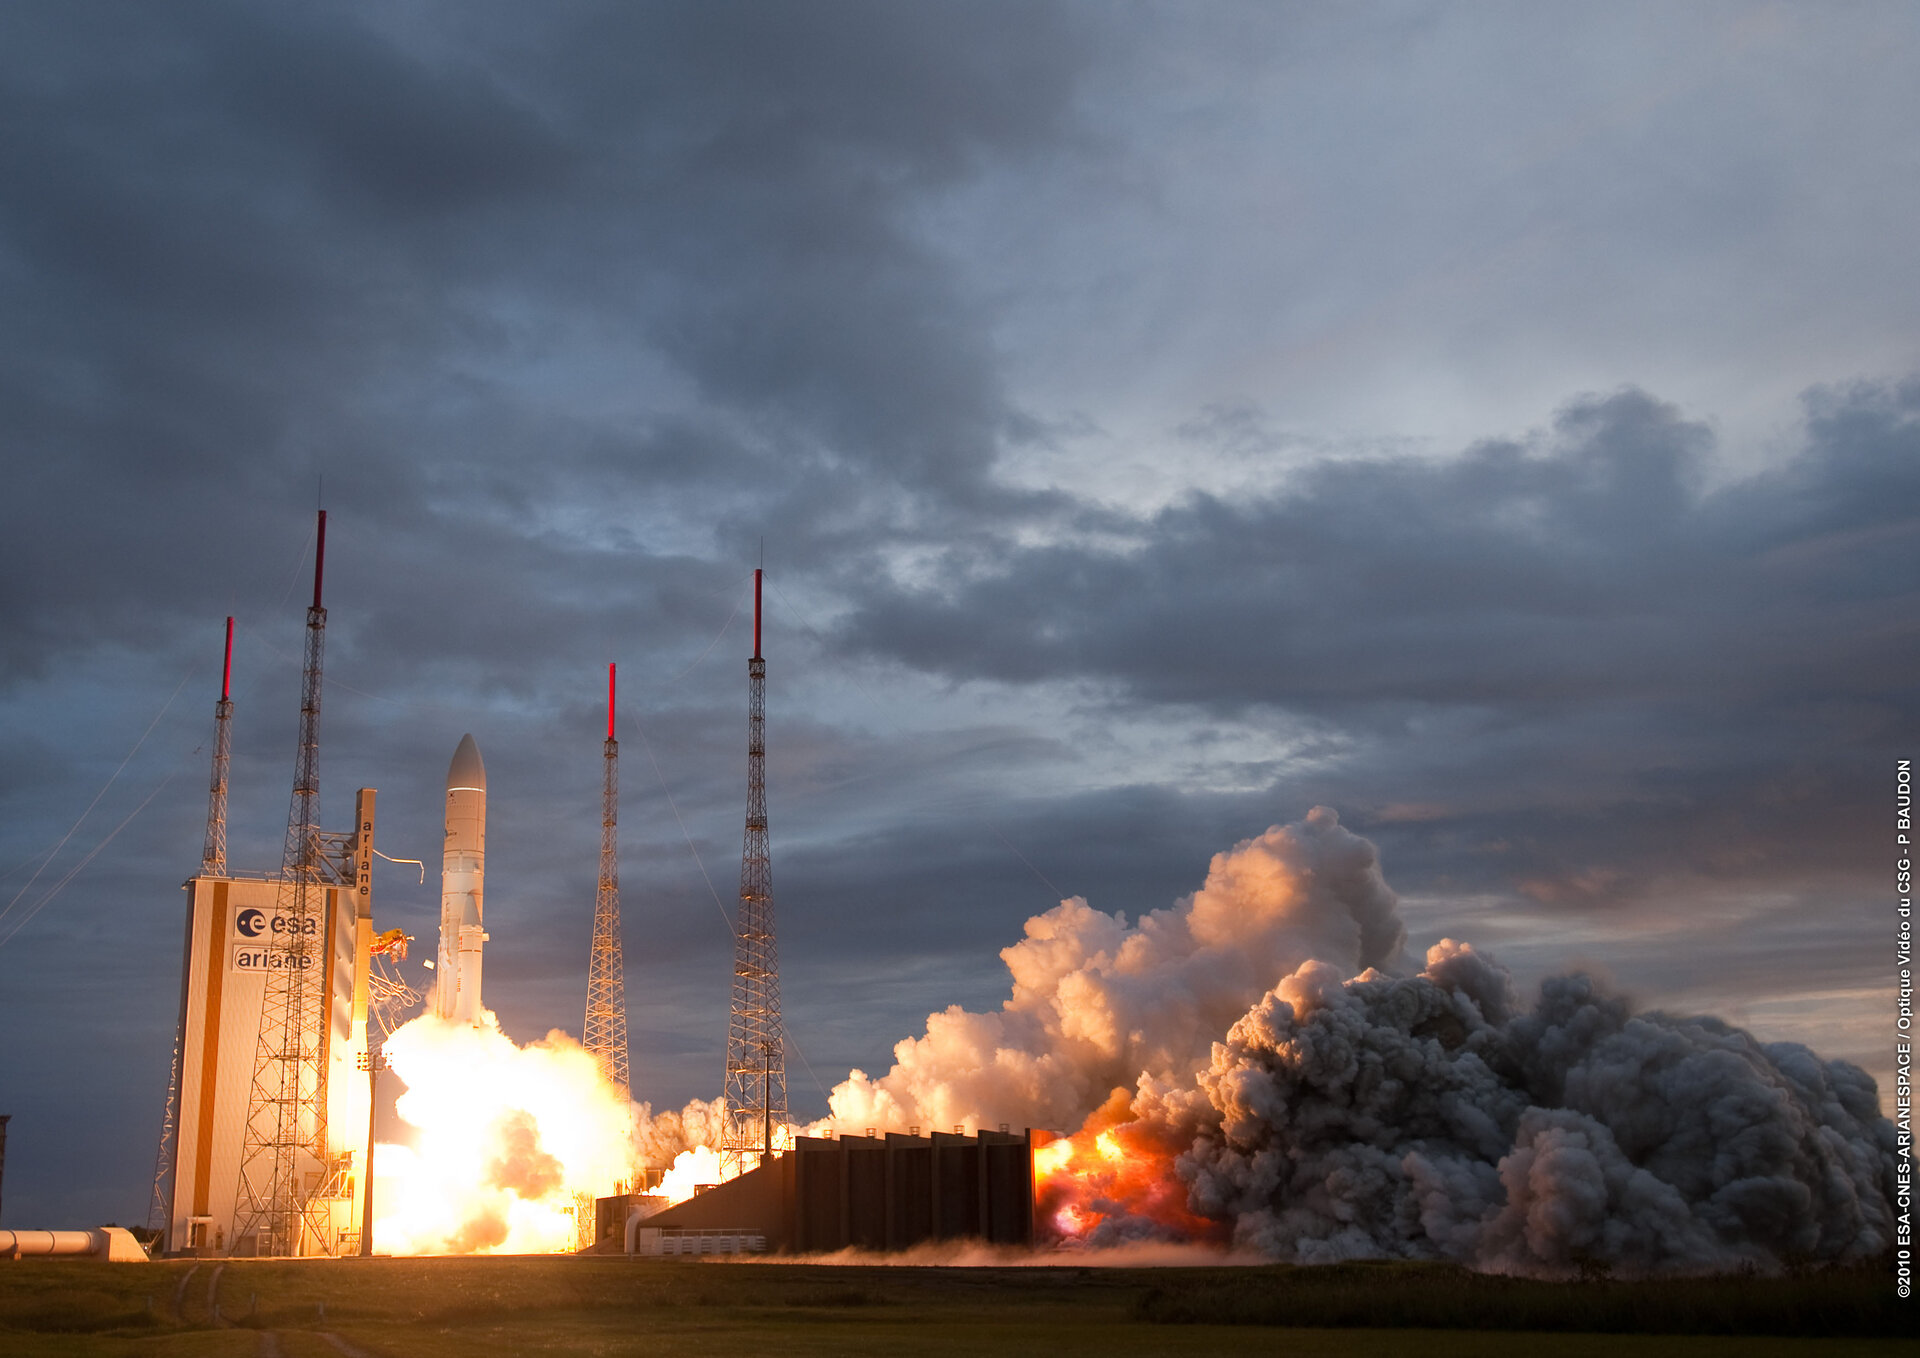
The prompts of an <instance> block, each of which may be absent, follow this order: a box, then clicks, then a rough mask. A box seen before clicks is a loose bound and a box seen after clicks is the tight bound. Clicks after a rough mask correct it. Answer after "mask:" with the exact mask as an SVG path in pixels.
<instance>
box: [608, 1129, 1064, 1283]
mask: <svg viewBox="0 0 1920 1358" xmlns="http://www.w3.org/2000/svg"><path fill="white" fill-rule="evenodd" d="M612 1201H619V1200H617V1199H616V1200H612ZM646 1224H647V1226H648V1227H649V1228H657V1229H661V1230H676V1229H678V1230H699V1231H725V1232H732V1233H736V1234H743V1235H759V1236H764V1237H765V1238H766V1241H767V1247H768V1248H769V1249H773V1250H779V1251H784V1252H788V1253H795V1254H819V1253H830V1252H832V1251H835V1250H842V1249H846V1248H849V1247H852V1248H856V1249H865V1250H875V1251H886V1250H901V1249H906V1248H908V1247H909V1246H912V1245H917V1244H920V1243H921V1242H923V1241H927V1240H956V1239H975V1240H985V1241H988V1242H990V1243H993V1244H1005V1245H1031V1244H1032V1243H1033V1133H1032V1132H1031V1131H1029V1132H1027V1133H1025V1134H1023V1135H1016V1134H1013V1133H1008V1132H984V1131H983V1132H981V1133H980V1134H979V1135H977V1136H967V1135H962V1134H960V1133H948V1132H935V1133H934V1134H933V1135H932V1136H930V1137H922V1136H902V1135H900V1134H898V1133H888V1134H887V1135H885V1136H874V1137H867V1136H843V1137H811V1136H802V1137H797V1138H795V1141H794V1147H793V1149H792V1150H791V1151H789V1152H788V1153H786V1154H785V1155H782V1156H780V1157H779V1158H778V1159H776V1160H775V1161H774V1162H773V1163H772V1164H771V1165H765V1166H762V1167H761V1168H759V1169H756V1170H753V1171H752V1172H750V1173H747V1174H743V1175H741V1176H740V1177H739V1178H738V1179H733V1180H729V1181H728V1182H727V1183H724V1184H720V1185H719V1186H718V1187H715V1188H711V1189H709V1190H707V1191H706V1192H705V1193H702V1194H701V1195H699V1196H698V1197H696V1198H692V1199H690V1200H689V1201H687V1202H684V1203H681V1204H680V1205H679V1206H678V1207H672V1208H669V1209H668V1210H666V1211H664V1212H660V1213H658V1214H656V1215H654V1216H651V1217H649V1218H648V1219H647V1222H646Z"/></svg>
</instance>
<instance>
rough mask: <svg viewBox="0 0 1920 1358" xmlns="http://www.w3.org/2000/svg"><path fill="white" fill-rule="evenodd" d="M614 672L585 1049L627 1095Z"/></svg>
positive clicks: (610, 685)
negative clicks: (621, 951) (621, 953)
mask: <svg viewBox="0 0 1920 1358" xmlns="http://www.w3.org/2000/svg"><path fill="white" fill-rule="evenodd" d="M613 685H614V667H613V665H612V664H611V663H609V664H608V665H607V743H606V746H605V748H604V750H603V752H602V753H603V754H604V756H605V759H606V779H605V782H604V784H603V786H602V789H601V793H600V887H599V890H597V891H596V892H595V893H594V898H593V952H592V955H591V956H590V958H589V959H588V962H587V1017H586V1024H585V1027H584V1029H583V1033H584V1038H585V1040H584V1043H583V1045H584V1046H585V1047H586V1049H587V1050H588V1051H589V1052H591V1053H592V1054H593V1059H594V1060H595V1061H596V1062H597V1063H598V1064H599V1066H600V1076H601V1078H602V1079H604V1080H606V1081H607V1082H608V1083H609V1084H611V1085H613V1086H614V1087H615V1088H616V1089H618V1090H619V1091H620V1092H621V1094H622V1095H623V1096H624V1095H625V1094H626V1092H627V1086H628V1073H627V983H626V974H625V966H624V964H623V962H622V961H621V956H620V833H619V825H620V742H619V740H617V739H616V738H615V736H614V717H613V713H614V705H613Z"/></svg>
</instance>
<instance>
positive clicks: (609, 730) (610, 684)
mask: <svg viewBox="0 0 1920 1358" xmlns="http://www.w3.org/2000/svg"><path fill="white" fill-rule="evenodd" d="M607 739H608V740H612V739H613V662H612V661H611V660H609V661H608V662H607Z"/></svg>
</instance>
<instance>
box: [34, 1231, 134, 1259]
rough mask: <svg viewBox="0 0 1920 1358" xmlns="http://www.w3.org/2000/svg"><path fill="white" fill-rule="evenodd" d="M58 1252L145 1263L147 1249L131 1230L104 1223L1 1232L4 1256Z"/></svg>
mask: <svg viewBox="0 0 1920 1358" xmlns="http://www.w3.org/2000/svg"><path fill="white" fill-rule="evenodd" d="M55 1255H65V1256H70V1257H73V1256H77V1257H79V1258H83V1259H101V1260H106V1261H109V1262H112V1263H116V1264H124V1263H145V1262H146V1260H147V1252H146V1251H145V1250H143V1249H141V1248H140V1242H139V1241H138V1240H135V1239H134V1238H133V1235H132V1233H131V1232H129V1231H125V1230H122V1229H121V1228H120V1227H118V1226H100V1227H96V1228H95V1229H93V1230H91V1231H0V1259H34V1258H48V1257H51V1256H55Z"/></svg>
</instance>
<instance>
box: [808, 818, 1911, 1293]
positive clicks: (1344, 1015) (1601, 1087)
mask: <svg viewBox="0 0 1920 1358" xmlns="http://www.w3.org/2000/svg"><path fill="white" fill-rule="evenodd" d="M1403 938H1404V931H1403V929H1402V927H1401V925H1400V922H1399V919H1398V917H1397V913H1396V902H1395V898H1394V896H1393V893H1392V892H1391V891H1390V890H1389V889H1388V888H1387V886H1386V883H1385V882H1384V880H1383V879H1382V877H1381V875H1380V871H1379V866H1378V862H1377V859H1376V856H1375V854H1374V851H1373V846H1372V845H1371V844H1369V843H1368V842H1367V841H1365V840H1363V839H1360V838H1359V837H1357V836H1355V835H1352V834H1350V833H1349V832H1347V831H1345V830H1343V829H1341V828H1340V825H1339V823H1338V820H1337V818H1336V817H1335V816H1334V814H1333V813H1332V812H1330V811H1327V810H1325V809H1324V808H1322V809H1316V810H1315V811H1314V812H1313V813H1312V814H1311V815H1309V816H1308V817H1307V819H1306V820H1305V821H1304V822H1303V823H1301V824H1298V825H1293V826H1288V827H1286V828H1275V829H1272V830H1269V831H1268V832H1267V833H1266V834H1265V835H1263V836H1261V837H1260V838H1258V839H1255V840H1250V841H1248V842H1246V843H1244V844H1241V845H1239V846H1238V847H1236V848H1235V849H1234V850H1233V851H1232V852H1230V853H1225V854H1221V855H1218V856H1216V857H1215V859H1214V861H1213V865H1212V868H1211V871H1210V872H1209V874H1208V877H1207V882H1206V885H1205V886H1204V887H1203V888H1202V889H1201V890H1200V891H1198V892H1196V893H1195V894H1194V895H1193V896H1192V897H1190V898H1189V899H1187V900H1185V901H1183V902H1181V903H1179V904H1178V905H1176V906H1175V907H1173V908H1172V909H1170V910H1165V911H1156V912H1154V913H1152V914H1149V915H1148V916H1146V917H1145V918H1144V919H1142V920H1141V921H1140V923H1139V925H1138V926H1137V927H1134V928H1129V927H1128V926H1127V925H1126V922H1125V920H1124V919H1122V918H1119V917H1117V916H1109V915H1104V914H1101V913H1099V912H1097V911H1094V910H1092V909H1090V908H1089V907H1088V906H1087V905H1086V903H1085V902H1084V901H1080V900H1071V901H1067V902H1064V903H1062V904H1061V905H1060V906H1059V907H1058V908H1057V909H1055V910H1053V911H1049V912H1048V913H1047V914H1045V915H1041V916H1039V917H1037V918H1035V919H1033V920H1030V921H1029V922H1028V925H1027V937H1026V939H1025V940H1023V941H1022V942H1021V943H1018V944H1016V945H1015V946H1013V947H1011V948H1008V949H1006V950H1005V952H1004V953H1003V954H1002V956H1003V957H1004V958H1005V959H1006V961H1007V965H1008V968H1009V970H1010V971H1011V972H1012V974H1013V982H1014V985H1013V994H1012V997H1011V998H1010V999H1009V1000H1008V1001H1007V1002H1006V1004H1005V1005H1004V1006H1003V1007H1002V1009H1001V1011H1000V1012H999V1013H997V1014H984V1015H983V1014H970V1013H966V1012H964V1011H961V1010H959V1009H957V1008H956V1009H949V1010H948V1011H946V1012H945V1013H944V1014H936V1015H933V1016H932V1017H931V1018H930V1019H929V1020H928V1026H927V1033H926V1035H925V1036H924V1037H921V1038H918V1039H912V1040H909V1041H906V1042H902V1043H901V1044H900V1045H899V1046H898V1047H896V1048H895V1055H896V1057H897V1058H898V1064H896V1065H895V1067H894V1068H893V1070H891V1071H890V1072H888V1074H887V1075H885V1076H883V1077H881V1078H879V1079H877V1080H875V1079H870V1078H869V1077H867V1076H866V1075H864V1074H862V1073H861V1072H858V1071H856V1072H854V1073H853V1075H852V1076H851V1077H850V1078H849V1080H848V1081H847V1082H846V1083H845V1084H843V1085H841V1086H840V1087H839V1088H838V1089H836V1090H835V1091H834V1095H833V1111H834V1115H835V1117H836V1118H837V1119H839V1120H840V1121H841V1122H842V1123H843V1125H844V1124H858V1123H861V1122H865V1123H868V1124H871V1125H876V1126H889V1127H895V1128H898V1127H900V1126H902V1125H907V1124H911V1123H913V1122H921V1123H926V1124H930V1125H935V1126H938V1125H942V1124H946V1123H954V1122H970V1123H974V1124H976V1125H977V1124H980V1123H991V1122H996V1121H1007V1122H1025V1123H1027V1124H1028V1125H1033V1126H1048V1125H1051V1126H1054V1127H1077V1128H1079V1131H1078V1132H1077V1133H1076V1134H1075V1135H1074V1136H1072V1137H1070V1138H1068V1139H1066V1140H1064V1141H1060V1142H1056V1143H1055V1144H1053V1145H1051V1146H1048V1147H1045V1148H1043V1149H1042V1150H1041V1151H1040V1152H1039V1153H1038V1154H1037V1155H1036V1169H1037V1170H1038V1172H1039V1173H1040V1174H1041V1176H1042V1188H1041V1202H1040V1206H1041V1211H1042V1213H1043V1216H1044V1218H1045V1220H1046V1221H1047V1222H1048V1224H1049V1225H1050V1226H1051V1227H1052V1228H1053V1229H1055V1230H1057V1231H1059V1232H1060V1233H1061V1234H1062V1235H1064V1236H1067V1237H1069V1238H1077V1239H1079V1240H1082V1241H1085V1242H1087V1243H1090V1244H1094V1245H1112V1244H1116V1243H1121V1242H1126V1241H1139V1240H1149V1239H1158V1240H1182V1239H1185V1240H1208V1241H1214V1242H1217V1243H1220V1244H1232V1245H1234V1246H1237V1247H1240V1248H1243V1249H1252V1250H1257V1251H1258V1252H1260V1253H1262V1254H1264V1255H1267V1256H1269V1257H1275V1258H1281V1259H1291V1260H1299V1261H1305V1262H1314V1261H1330V1260H1340V1259H1359V1258H1426V1259H1450V1260H1455V1261H1459V1262H1462V1263H1466V1264H1470V1265H1472V1266H1474V1267H1477V1268H1483V1269H1490V1270H1498V1271H1504V1272H1517V1273H1532V1274H1542V1275H1552V1274H1562V1273H1570V1272H1576V1271H1579V1270H1581V1269H1586V1268H1596V1267H1598V1268H1606V1269H1609V1270H1613V1271H1618V1272H1622V1273H1659V1272H1697V1271H1708V1270H1718V1269H1727V1268H1737V1267H1742V1266H1749V1265H1751V1266H1757V1267H1763V1268H1764V1267H1772V1266H1777V1265H1780V1264H1783V1263H1788V1262H1793V1261H1799V1260H1831V1259H1848V1258H1855V1257H1860V1256H1865V1255H1871V1254H1874V1253H1877V1252H1879V1251H1881V1250H1883V1249H1885V1248H1887V1247H1888V1246H1889V1244H1890V1242H1891V1239H1892V1227H1893V1217H1892V1208H1891V1206H1890V1203H1891V1191H1892V1175H1893V1139H1894V1134H1893V1128H1892V1125H1891V1124H1890V1123H1889V1122H1888V1121H1887V1120H1886V1118H1884V1117H1883V1116H1882V1115H1881V1114H1880V1111H1879V1106H1878V1100H1877V1093H1876V1090H1875V1087H1874V1084H1873V1081H1872V1079H1871V1078H1870V1077H1868V1076H1867V1074H1866V1073H1865V1072H1864V1071H1861V1070H1860V1069H1859V1068H1857V1067H1855V1066H1852V1065H1850V1064H1848V1063H1846V1062H1842V1061H1832V1062H1829V1061H1823V1060H1821V1059H1820V1058H1819V1057H1817V1056H1815V1055H1814V1054H1813V1053H1812V1052H1810V1051H1808V1050H1807V1049H1806V1048H1804V1047H1802V1046H1799V1045H1797V1044H1793V1043H1770V1044H1762V1043H1760V1042H1758V1041H1756V1040H1755V1039H1754V1038H1753V1037H1751V1036H1750V1035H1749V1034H1747V1033H1744V1032H1742V1031H1740V1030H1739V1029H1736V1028H1733V1027H1730V1026H1729V1025H1727V1024H1725V1023H1722V1022H1720V1021H1719V1020H1717V1019H1712V1018H1673V1017H1669V1016H1667V1015H1663V1014H1658V1013H1645V1014H1636V1013H1634V1012H1633V1009H1632V1007H1631V1006H1630V1005H1629V1003H1628V1002H1627V1001H1626V1000H1625V999H1624V998H1622V997H1620V996H1618V995H1615V994H1612V993H1609V992H1608V991H1607V990H1606V989H1605V988H1604V987H1603V986H1602V985H1601V984H1599V983H1598V982H1596V981H1595V980H1593V979H1592V978H1590V977H1587V976H1582V975H1570V976H1560V977H1555V978H1553V979H1551V980H1549V981H1547V982H1546V983H1545V984H1544V985H1543V986H1542V988H1541V993H1540V996H1539V999H1538V1002H1537V1003H1536V1004H1534V1006H1533V1007H1532V1008H1531V1009H1530V1010H1526V1011H1524V1012H1523V1011H1522V1008H1521V1006H1520V1005H1518V1004H1517V1003H1516V1000H1515V997H1514V994H1513V988H1512V985H1511V981H1510V978H1509V976H1508V974H1507V972H1506V971H1505V970H1504V969H1503V968H1501V967H1500V966H1498V965H1497V964H1496V963H1494V962H1493V961H1492V960H1491V959H1490V958H1488V957H1486V956H1485V955H1484V954H1481V953H1477V952H1475V951H1474V950H1473V949H1472V948H1471V947H1469V946H1468V945H1466V944H1463V943H1456V942H1454V941H1452V940H1446V941H1443V942H1442V943H1441V944H1439V945H1438V946H1436V947H1434V948H1433V949H1431V950H1430V951H1429V952H1428V954H1427V958H1426V966H1425V969H1424V970H1422V971H1420V972H1419V973H1418V974H1415V975H1392V974H1388V973H1389V971H1391V970H1392V969H1393V968H1394V966H1395V964H1396V962H1397V961H1398V954H1399V951H1400V947H1401V943H1402V941H1403ZM1356 973H1357V974H1356Z"/></svg>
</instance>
